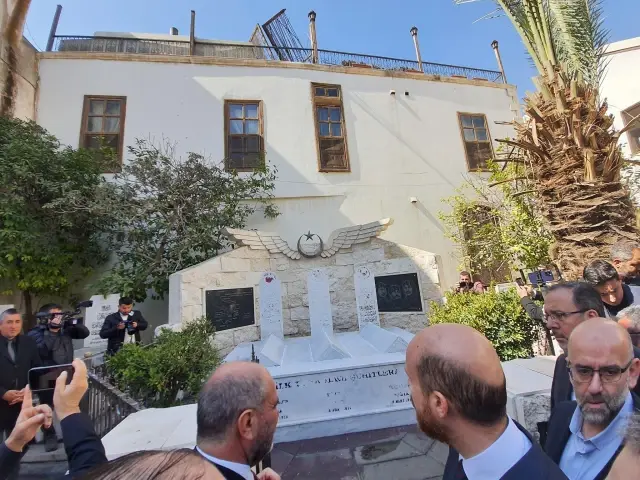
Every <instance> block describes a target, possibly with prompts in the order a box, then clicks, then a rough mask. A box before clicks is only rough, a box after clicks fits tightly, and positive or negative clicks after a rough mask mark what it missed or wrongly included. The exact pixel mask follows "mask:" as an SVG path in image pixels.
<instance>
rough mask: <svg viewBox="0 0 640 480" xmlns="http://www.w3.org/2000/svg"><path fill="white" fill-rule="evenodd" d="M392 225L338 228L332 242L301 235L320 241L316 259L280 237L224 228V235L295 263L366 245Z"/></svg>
mask: <svg viewBox="0 0 640 480" xmlns="http://www.w3.org/2000/svg"><path fill="white" fill-rule="evenodd" d="M392 223H393V220H392V219H391V218H385V219H383V220H378V221H377V222H371V223H365V224H363V225H353V226H351V227H344V228H339V229H338V230H334V231H333V232H332V233H331V235H329V240H327V241H326V242H323V241H322V239H321V238H320V237H319V236H318V235H317V234H312V233H311V232H309V233H308V234H304V235H301V236H300V238H302V237H304V236H306V237H307V238H309V239H310V238H311V237H317V238H318V239H319V247H320V248H319V250H318V253H317V254H315V255H308V254H304V253H301V251H300V241H298V246H297V247H296V249H293V248H291V247H290V246H289V244H288V243H287V242H286V241H285V240H283V239H282V237H281V236H280V235H278V234H277V233H270V232H259V231H253V230H238V229H235V228H225V229H224V232H225V235H226V236H227V237H228V238H229V239H231V240H233V241H234V242H235V243H236V244H237V245H239V246H243V247H244V246H247V247H249V248H251V249H252V250H268V251H269V253H283V254H284V255H286V256H287V257H289V258H290V259H292V260H298V259H300V258H301V257H302V256H305V257H311V256H317V255H320V256H322V257H324V258H328V257H331V256H333V255H335V254H336V253H338V251H339V250H342V249H345V248H350V247H351V246H353V245H355V244H356V243H366V242H368V241H370V240H371V239H372V238H375V237H377V236H378V235H380V234H381V233H382V232H384V231H385V230H386V229H387V228H389V225H391V224H392Z"/></svg>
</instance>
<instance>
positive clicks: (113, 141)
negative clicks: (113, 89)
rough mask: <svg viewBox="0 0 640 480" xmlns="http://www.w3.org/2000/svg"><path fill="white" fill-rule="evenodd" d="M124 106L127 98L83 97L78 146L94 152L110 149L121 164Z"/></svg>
mask: <svg viewBox="0 0 640 480" xmlns="http://www.w3.org/2000/svg"><path fill="white" fill-rule="evenodd" d="M126 105H127V97H103V96H93V95H85V97H84V108H83V113H82V128H81V129H80V146H81V147H84V148H90V149H95V150H99V149H101V148H105V147H107V148H111V149H113V150H114V151H115V153H116V158H117V159H118V160H119V161H120V162H122V142H123V139H124V117H125V110H126Z"/></svg>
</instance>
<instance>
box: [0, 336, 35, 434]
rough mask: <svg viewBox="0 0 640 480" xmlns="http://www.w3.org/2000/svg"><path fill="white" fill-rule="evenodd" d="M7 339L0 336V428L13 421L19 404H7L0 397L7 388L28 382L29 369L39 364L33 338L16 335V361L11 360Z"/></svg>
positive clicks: (21, 386)
mask: <svg viewBox="0 0 640 480" xmlns="http://www.w3.org/2000/svg"><path fill="white" fill-rule="evenodd" d="M7 345H8V343H7V339H6V338H4V337H2V336H0V428H1V427H3V426H5V424H6V423H7V422H9V423H11V421H13V422H15V419H16V418H18V415H19V414H20V408H21V404H19V403H18V404H15V405H9V403H8V402H6V401H5V400H3V399H2V398H1V397H2V395H4V394H5V393H6V392H7V390H22V389H23V388H24V387H25V386H26V385H27V383H28V382H29V370H31V369H32V368H34V367H39V366H41V361H40V355H39V354H38V347H37V346H36V342H35V340H34V339H33V338H31V337H28V336H26V335H18V336H17V337H16V340H15V348H16V350H17V352H16V361H15V362H13V361H12V360H11V357H10V356H9V350H8V349H7Z"/></svg>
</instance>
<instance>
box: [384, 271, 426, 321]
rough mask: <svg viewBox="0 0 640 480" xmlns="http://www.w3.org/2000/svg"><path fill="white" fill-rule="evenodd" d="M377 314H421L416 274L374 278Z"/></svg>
mask: <svg viewBox="0 0 640 480" xmlns="http://www.w3.org/2000/svg"><path fill="white" fill-rule="evenodd" d="M375 282H376V296H377V298H378V311H379V312H421V311H422V297H421V296H420V283H419V282H418V274H417V273H403V274H401V275H387V276H385V277H375Z"/></svg>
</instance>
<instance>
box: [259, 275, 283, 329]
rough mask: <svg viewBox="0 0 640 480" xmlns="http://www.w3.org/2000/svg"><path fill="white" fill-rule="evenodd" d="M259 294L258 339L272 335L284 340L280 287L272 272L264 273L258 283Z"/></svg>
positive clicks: (278, 280)
mask: <svg viewBox="0 0 640 480" xmlns="http://www.w3.org/2000/svg"><path fill="white" fill-rule="evenodd" d="M258 291H259V294H260V338H261V339H263V340H264V339H266V338H269V336H271V335H274V336H275V337H277V338H279V339H280V340H284V327H283V323H282V285H281V282H280V279H279V278H278V277H276V275H275V274H274V273H272V272H265V273H263V274H262V277H261V278H260V282H259V283H258Z"/></svg>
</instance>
